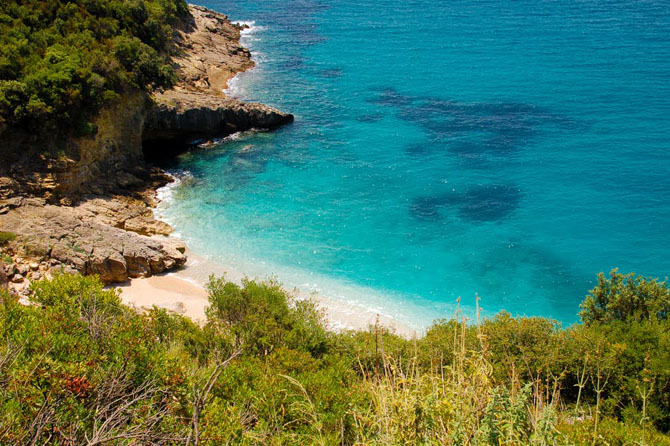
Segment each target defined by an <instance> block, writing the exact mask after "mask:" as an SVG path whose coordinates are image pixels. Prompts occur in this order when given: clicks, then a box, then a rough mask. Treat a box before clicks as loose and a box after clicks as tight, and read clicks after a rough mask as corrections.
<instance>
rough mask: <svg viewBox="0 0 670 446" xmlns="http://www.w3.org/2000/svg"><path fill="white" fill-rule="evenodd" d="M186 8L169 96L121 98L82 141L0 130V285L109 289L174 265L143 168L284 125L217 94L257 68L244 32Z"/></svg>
mask: <svg viewBox="0 0 670 446" xmlns="http://www.w3.org/2000/svg"><path fill="white" fill-rule="evenodd" d="M189 10H190V17H188V18H187V19H185V20H184V21H183V22H182V23H181V24H180V25H179V26H178V27H177V29H176V30H175V34H174V50H175V54H176V55H175V56H174V57H173V62H174V63H175V65H176V70H177V73H178V77H179V80H178V83H177V85H176V86H175V87H174V88H173V89H170V90H166V91H156V92H154V93H153V94H152V95H147V94H145V93H142V92H139V91H131V92H128V93H127V94H125V95H122V97H121V98H120V99H119V100H118V101H116V102H115V103H114V104H112V105H109V106H107V107H106V108H104V109H103V110H102V111H101V112H100V113H98V115H97V116H96V117H95V119H94V121H93V122H94V125H95V128H96V131H95V133H94V134H93V135H89V136H85V137H71V138H68V139H67V140H65V141H62V140H54V139H52V138H49V137H48V136H45V135H34V134H25V133H21V132H20V131H15V130H13V129H11V128H4V129H0V233H5V234H9V235H10V236H9V237H6V239H5V240H0V245H2V244H3V243H4V245H2V246H0V250H1V254H2V258H1V259H0V270H1V271H2V273H0V286H2V284H3V282H5V284H7V283H8V284H9V286H10V287H11V288H12V289H13V290H14V291H16V292H22V291H24V290H25V289H26V287H27V284H28V283H29V281H30V280H34V279H38V278H41V277H43V276H49V275H52V274H53V273H54V271H58V270H63V271H67V272H78V273H81V274H97V275H99V276H100V278H101V279H102V280H103V281H104V282H105V283H118V282H125V281H127V280H129V279H130V278H135V277H148V276H151V275H153V274H156V273H161V272H164V271H168V270H171V269H174V268H177V267H179V266H182V265H183V264H184V263H185V262H186V256H185V254H184V252H185V246H184V245H183V244H182V243H181V242H179V241H177V240H175V239H171V238H169V237H168V235H169V234H170V233H171V232H172V228H171V227H170V226H169V225H167V224H166V223H163V222H160V221H157V220H155V219H154V217H153V212H152V208H153V206H155V204H156V202H155V191H156V189H157V188H159V187H161V186H163V185H165V184H167V183H168V182H170V181H171V179H170V178H169V176H167V175H166V174H165V173H163V172H162V171H161V170H160V169H159V168H157V167H154V166H152V165H151V164H150V162H151V161H152V160H157V159H165V158H168V157H171V156H174V155H175V154H177V153H179V152H180V151H183V150H186V149H188V147H189V144H190V143H192V142H193V141H195V140H199V139H208V138H214V137H222V136H226V135H229V134H232V133H234V132H238V131H244V130H249V129H252V128H255V129H267V130H269V129H274V128H276V127H279V126H281V125H284V124H287V123H290V122H292V121H293V116H292V115H290V114H287V113H283V112H281V111H279V110H277V109H274V108H272V107H269V106H267V105H264V104H257V103H248V102H243V101H240V100H237V99H233V98H229V97H226V95H225V93H224V89H225V88H226V85H227V82H228V81H229V80H230V79H231V78H232V77H233V76H235V75H236V74H237V73H239V72H241V71H244V70H247V69H249V68H252V67H253V66H254V63H253V61H252V60H251V54H250V52H249V50H247V49H246V48H243V47H242V46H241V45H240V43H239V39H240V32H241V30H242V27H240V26H238V25H235V24H233V23H231V22H230V20H229V19H228V18H227V17H226V16H225V15H223V14H219V13H216V12H213V11H210V10H208V9H206V8H203V7H199V6H194V5H190V6H189ZM3 263H4V265H3Z"/></svg>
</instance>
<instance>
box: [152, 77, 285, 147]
mask: <svg viewBox="0 0 670 446" xmlns="http://www.w3.org/2000/svg"><path fill="white" fill-rule="evenodd" d="M159 100H160V101H161V102H160V103H158V104H157V105H156V106H155V107H154V108H153V109H152V110H151V111H150V112H148V113H147V117H146V121H145V129H144V134H143V139H144V144H145V150H147V147H154V146H155V145H156V144H160V146H161V147H165V146H166V144H165V143H166V142H171V143H172V144H178V145H183V144H188V143H189V142H191V141H194V140H198V139H201V138H210V137H215V136H226V135H230V134H231V133H235V132H239V131H244V130H249V129H251V128H256V129H268V130H269V129H274V128H277V127H280V126H282V125H284V124H288V123H290V122H292V121H293V115H290V114H286V113H282V112H281V111H279V110H277V109H274V108H272V107H268V106H267V105H263V104H257V103H248V102H242V101H238V100H236V99H228V98H221V97H218V96H214V95H211V94H205V93H196V92H189V91H175V90H171V91H169V92H166V93H164V94H162V95H161V96H160V98H159ZM149 150H151V149H149Z"/></svg>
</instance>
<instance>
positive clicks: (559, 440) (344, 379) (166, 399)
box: [0, 272, 670, 445]
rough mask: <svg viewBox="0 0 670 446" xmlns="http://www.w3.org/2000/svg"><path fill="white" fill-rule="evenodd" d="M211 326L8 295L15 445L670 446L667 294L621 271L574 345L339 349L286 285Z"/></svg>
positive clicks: (595, 293) (247, 288) (81, 286)
mask: <svg viewBox="0 0 670 446" xmlns="http://www.w3.org/2000/svg"><path fill="white" fill-rule="evenodd" d="M209 295H210V304H211V306H210V308H209V310H208V311H207V321H206V323H205V324H204V325H203V326H198V325H196V324H194V323H193V322H192V321H190V320H189V319H187V318H184V317H182V316H180V315H178V314H173V313H170V312H167V311H165V310H161V309H153V310H151V311H149V312H147V313H145V314H138V313H137V312H135V311H134V310H132V309H130V308H128V307H125V306H123V305H122V304H121V303H120V300H119V297H118V295H117V293H116V292H115V291H112V290H105V289H103V288H102V285H101V284H100V283H99V282H98V281H97V279H96V278H94V277H80V276H69V275H61V276H58V277H56V278H55V280H53V281H51V282H47V281H41V282H37V283H35V284H34V285H33V293H32V295H31V301H32V305H29V306H25V305H22V304H20V303H19V302H18V301H17V300H16V298H14V297H12V296H9V295H7V294H6V293H4V294H0V296H1V297H0V443H1V444H44V443H52V444H72V445H74V444H77V445H79V444H88V445H93V444H191V445H195V444H211V445H220V444H264V445H266V444H333V445H340V444H356V445H382V444H383V445H389V444H398V445H400V444H403V445H427V444H440V445H443V444H446V445H449V444H452V445H456V444H459V445H501V444H505V445H527V444H537V445H548V444H578V445H591V444H610V445H629V444H630V445H633V444H635V445H640V444H641V445H652V444H653V445H670V439H669V438H668V437H667V436H666V435H665V434H663V433H662V432H667V431H668V429H669V428H670V399H669V398H670V388H669V387H670V357H669V356H670V330H669V328H670V321H668V309H670V292H669V290H668V288H667V285H666V284H665V283H659V282H657V281H653V280H647V279H643V278H640V277H638V276H634V275H621V274H618V273H616V272H612V273H611V275H610V276H609V277H606V276H601V277H600V280H599V284H598V285H597V286H596V287H595V288H594V289H593V290H591V292H590V294H589V296H588V297H587V299H586V301H585V302H584V304H583V306H582V313H581V316H582V321H583V322H582V323H580V324H576V325H574V326H572V327H570V328H567V329H563V328H561V327H560V326H559V325H558V324H556V323H555V322H553V321H551V320H548V319H544V318H512V317H510V316H509V315H507V314H505V313H501V314H499V315H497V316H496V317H494V318H492V319H486V320H483V321H477V322H476V323H466V321H464V320H463V318H462V317H461V316H460V315H457V317H456V318H455V319H452V320H443V321H438V322H436V323H435V324H434V325H433V326H432V327H431V328H430V329H429V330H428V332H427V334H426V335H425V336H424V337H423V338H421V339H418V340H405V339H402V338H400V337H398V336H395V335H394V334H392V333H389V332H388V331H386V330H384V329H381V328H378V327H371V328H370V330H369V331H365V332H351V333H339V334H338V333H333V332H330V331H328V330H327V329H326V328H325V326H324V324H323V320H322V315H321V314H320V312H319V311H318V309H317V308H315V307H314V305H313V304H311V303H310V302H305V301H299V302H295V301H293V300H291V298H290V297H289V296H288V295H287V294H286V293H285V292H284V291H283V290H282V289H281V288H280V287H279V286H278V285H277V284H276V283H273V282H266V283H258V282H254V281H245V282H244V283H243V284H242V286H239V285H236V284H233V283H230V282H227V281H225V280H223V279H216V280H215V279H212V280H211V282H210V284H209Z"/></svg>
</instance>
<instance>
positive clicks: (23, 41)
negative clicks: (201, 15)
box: [0, 0, 188, 133]
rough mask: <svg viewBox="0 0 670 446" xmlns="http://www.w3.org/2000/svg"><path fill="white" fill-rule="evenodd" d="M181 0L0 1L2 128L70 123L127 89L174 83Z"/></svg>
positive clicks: (82, 123) (82, 128)
mask: <svg viewBox="0 0 670 446" xmlns="http://www.w3.org/2000/svg"><path fill="white" fill-rule="evenodd" d="M186 14H188V7H187V4H186V2H185V1H184V0H69V1H68V0H53V1H41V0H24V1H18V0H4V1H2V2H0V129H1V128H2V126H3V125H11V126H20V127H23V128H27V129H29V130H34V129H41V130H44V129H46V130H54V129H59V130H63V129H74V130H75V131H78V132H80V133H88V132H90V131H92V130H93V129H91V128H90V124H89V122H88V118H89V117H90V116H91V115H92V114H93V113H94V112H95V111H97V110H98V109H99V107H100V106H102V105H104V104H105V103H107V102H109V101H112V100H114V99H115V98H117V96H118V95H119V94H120V93H122V92H124V91H126V90H128V89H144V90H151V89H153V88H157V87H169V86H171V85H173V83H174V82H175V73H174V70H173V68H172V66H171V63H170V56H169V51H170V46H171V43H172V36H173V26H174V25H175V23H177V22H178V20H179V19H180V17H183V16H185V15H186Z"/></svg>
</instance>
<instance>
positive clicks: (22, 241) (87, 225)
mask: <svg viewBox="0 0 670 446" xmlns="http://www.w3.org/2000/svg"><path fill="white" fill-rule="evenodd" d="M9 230H11V231H13V232H15V233H16V234H19V236H18V237H17V239H16V240H15V241H13V242H12V245H13V247H14V250H15V254H18V255H21V256H23V257H29V258H38V259H39V260H47V259H49V260H55V261H56V264H62V265H64V266H66V267H70V268H72V269H74V270H76V271H77V272H79V273H81V274H97V275H99V276H100V278H101V280H102V281H103V282H105V283H115V282H125V281H127V280H128V279H129V278H134V277H148V276H151V275H153V274H157V273H162V272H164V271H167V270H170V269H173V268H176V267H179V266H182V265H183V264H184V263H185V262H186V256H185V255H184V247H183V244H182V243H181V242H179V241H177V240H173V239H169V238H150V237H146V236H143V235H139V234H136V233H133V232H129V231H126V230H123V229H121V228H117V227H113V226H110V225H108V224H105V223H102V222H100V221H97V220H95V219H94V218H91V217H90V215H88V214H87V213H86V212H85V211H84V210H81V209H77V208H72V207H65V206H54V205H48V204H46V205H31V204H30V203H28V204H25V205H24V206H21V207H20V208H17V209H15V210H14V211H12V212H10V213H7V214H4V215H0V231H9Z"/></svg>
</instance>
